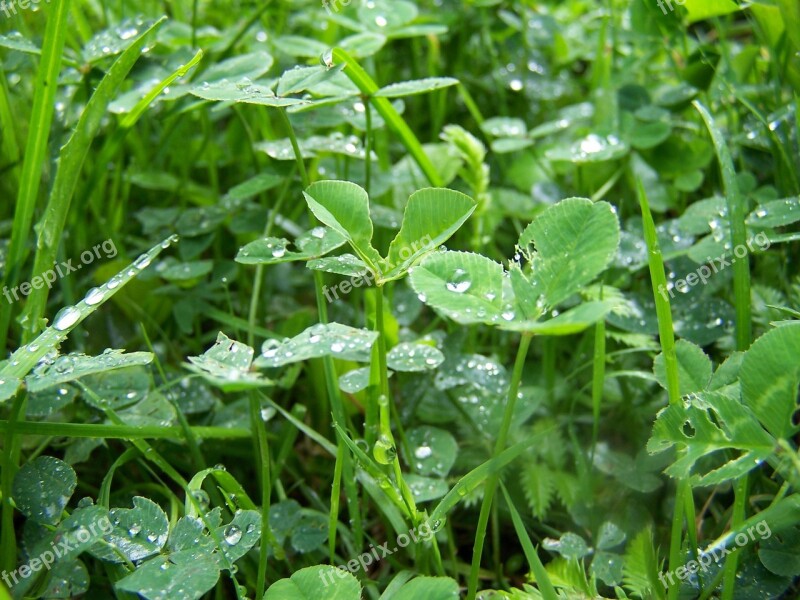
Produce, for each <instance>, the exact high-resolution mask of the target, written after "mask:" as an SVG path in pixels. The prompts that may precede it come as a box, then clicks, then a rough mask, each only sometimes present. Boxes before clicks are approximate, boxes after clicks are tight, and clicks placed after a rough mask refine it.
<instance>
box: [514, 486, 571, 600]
mask: <svg viewBox="0 0 800 600" xmlns="http://www.w3.org/2000/svg"><path fill="white" fill-rule="evenodd" d="M500 489H501V490H502V492H503V496H505V499H506V504H507V505H508V511H509V512H510V513H511V521H512V522H513V523H514V530H515V531H516V532H517V537H518V538H519V541H520V543H521V544H522V551H523V552H524V553H525V558H526V559H527V560H528V566H529V567H530V568H531V572H532V573H533V576H534V577H535V578H536V583H537V585H538V586H539V592H541V594H542V597H543V598H544V600H558V594H556V590H555V588H554V587H553V583H552V582H551V581H550V576H549V575H548V574H547V570H546V569H545V568H544V565H543V564H542V561H541V559H540V558H539V555H538V554H537V553H536V548H534V547H533V542H531V538H530V537H528V532H527V531H526V530H525V524H524V523H523V522H522V517H520V516H519V511H517V507H516V506H514V502H513V501H512V500H511V496H509V494H508V490H507V489H506V486H505V485H503V482H502V481H501V482H500Z"/></svg>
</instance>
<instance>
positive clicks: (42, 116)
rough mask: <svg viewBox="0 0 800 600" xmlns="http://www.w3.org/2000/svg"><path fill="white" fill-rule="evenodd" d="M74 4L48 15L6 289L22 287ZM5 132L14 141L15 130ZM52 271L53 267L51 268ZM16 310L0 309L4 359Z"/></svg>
mask: <svg viewBox="0 0 800 600" xmlns="http://www.w3.org/2000/svg"><path fill="white" fill-rule="evenodd" d="M70 3H71V0H62V1H61V2H55V3H54V4H52V5H51V6H52V8H50V10H49V14H48V15H47V28H46V29H45V33H44V44H43V47H42V59H41V62H40V63H39V70H38V72H37V75H36V86H35V88H34V89H35V90H36V93H35V94H34V95H33V107H32V109H31V118H30V122H29V124H28V140H27V142H26V144H25V153H24V154H23V156H24V159H23V163H22V172H21V174H20V181H19V189H18V192H17V205H16V209H15V210H14V224H13V225H12V230H11V243H10V245H9V247H8V253H7V254H6V260H5V262H6V268H5V277H4V278H3V281H2V284H3V286H10V287H14V286H16V285H17V284H18V283H19V278H20V273H21V272H22V266H23V263H24V262H25V258H26V256H27V245H28V236H29V235H30V232H31V223H32V221H33V214H34V211H35V210H36V204H37V199H38V197H39V186H40V185H41V182H42V169H43V166H44V161H45V155H46V153H47V141H48V138H49V136H50V126H51V124H52V122H53V113H54V107H55V100H56V91H57V89H58V85H57V82H58V74H59V72H60V71H61V61H62V56H63V54H64V43H65V41H66V37H67V30H68V28H69V25H68V16H69V7H70ZM4 125H5V123H4ZM4 131H5V132H6V133H7V134H8V135H9V136H12V137H13V133H12V132H13V131H14V130H13V128H11V129H6V128H5V127H4ZM4 137H5V135H4ZM48 267H49V265H48ZM12 312H13V306H12V305H11V304H5V303H2V308H0V356H5V354H6V348H7V344H8V327H9V325H10V322H11V314H12Z"/></svg>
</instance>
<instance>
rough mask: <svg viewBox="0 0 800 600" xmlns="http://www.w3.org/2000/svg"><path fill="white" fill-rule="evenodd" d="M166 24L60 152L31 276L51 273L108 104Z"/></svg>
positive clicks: (33, 312) (112, 74) (35, 304)
mask: <svg viewBox="0 0 800 600" xmlns="http://www.w3.org/2000/svg"><path fill="white" fill-rule="evenodd" d="M59 4H60V3H59ZM165 20H166V17H164V18H162V19H159V20H158V21H156V22H155V23H154V24H153V25H151V26H150V27H149V28H148V29H147V30H146V31H144V32H143V33H141V34H140V35H139V36H138V37H137V38H136V39H135V40H134V41H133V42H132V43H131V45H130V46H128V48H126V49H125V51H124V52H123V53H122V54H121V55H120V57H119V58H117V60H115V61H114V63H113V64H112V65H111V68H110V69H109V70H108V72H107V73H106V74H105V75H104V76H103V79H102V80H101V81H100V83H99V84H98V86H97V88H96V89H95V91H94V93H92V96H91V98H90V99H89V102H88V103H87V104H86V108H84V110H83V112H82V113H81V116H80V119H79V120H78V124H77V125H76V127H75V130H74V132H73V133H72V135H71V136H70V138H69V141H67V143H66V144H65V145H64V147H63V148H62V149H61V152H60V154H59V160H58V170H57V171H56V176H55V180H54V181H53V188H52V190H51V192H50V197H49V198H48V201H47V206H46V207H45V212H44V216H43V217H42V220H41V222H40V229H39V239H38V241H37V246H36V257H35V259H34V266H33V275H34V276H36V275H39V274H40V273H44V272H45V271H47V270H48V269H50V268H51V267H52V266H53V263H54V262H55V260H56V255H57V252H58V247H59V245H60V243H61V236H62V234H63V232H64V225H65V224H66V220H67V216H68V214H69V207H70V204H71V202H72V197H73V196H74V194H75V188H76V186H77V184H78V178H79V176H80V173H81V171H82V169H83V164H84V162H85V160H86V157H87V155H88V153H89V149H90V147H91V144H92V141H93V140H94V138H95V136H96V135H97V132H98V131H99V130H100V126H101V124H102V122H103V117H104V116H105V114H106V109H107V107H108V104H109V103H110V102H111V100H112V99H113V98H114V96H115V95H116V93H117V91H118V90H119V88H120V86H121V85H122V83H123V82H124V81H125V79H126V78H127V76H128V73H129V72H130V70H131V69H132V68H133V65H134V64H136V62H137V61H138V60H139V58H140V57H141V54H142V48H144V46H145V42H146V41H147V39H148V38H149V37H150V36H151V35H152V34H153V33H154V32H155V31H156V30H157V29H159V28H160V27H161V25H162V24H163V23H164V21H165ZM49 292H50V289H49V286H42V287H41V288H38V289H37V288H34V289H33V290H32V291H31V294H30V296H28V300H27V302H26V303H25V310H24V312H23V315H24V318H23V341H24V342H25V343H27V342H29V341H30V340H31V339H33V338H34V337H35V336H36V334H38V333H39V331H40V330H41V328H42V318H43V317H44V313H45V308H46V305H47V297H48V294H49Z"/></svg>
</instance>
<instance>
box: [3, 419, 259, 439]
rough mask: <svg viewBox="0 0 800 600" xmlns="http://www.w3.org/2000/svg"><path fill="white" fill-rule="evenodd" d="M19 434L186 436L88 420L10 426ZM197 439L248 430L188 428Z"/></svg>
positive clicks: (244, 434) (176, 430)
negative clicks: (82, 421) (94, 422)
mask: <svg viewBox="0 0 800 600" xmlns="http://www.w3.org/2000/svg"><path fill="white" fill-rule="evenodd" d="M11 429H12V427H11V421H10V420H9V421H0V433H2V434H7V433H8V432H9V431H11ZM13 429H14V431H15V432H17V433H19V434H21V435H37V436H55V437H68V438H97V439H101V438H107V439H120V440H121V439H143V440H159V439H164V440H166V439H185V431H184V429H183V427H157V426H154V425H136V426H134V425H122V426H118V425H94V424H89V423H54V422H28V421H25V422H20V423H15V424H14V426H13ZM189 429H190V431H191V432H192V435H194V436H195V437H196V438H198V439H206V440H211V439H219V440H226V439H241V438H249V437H250V430H249V429H241V428H229V427H209V426H203V425H199V426H193V427H190V428H189Z"/></svg>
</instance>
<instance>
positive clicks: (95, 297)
mask: <svg viewBox="0 0 800 600" xmlns="http://www.w3.org/2000/svg"><path fill="white" fill-rule="evenodd" d="M104 297H105V294H104V293H103V290H101V289H100V288H92V289H90V290H89V291H88V292H86V296H85V297H84V298H83V301H84V302H85V303H86V304H87V305H88V306H95V305H97V304H100V303H101V302H102V301H103V298H104Z"/></svg>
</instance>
